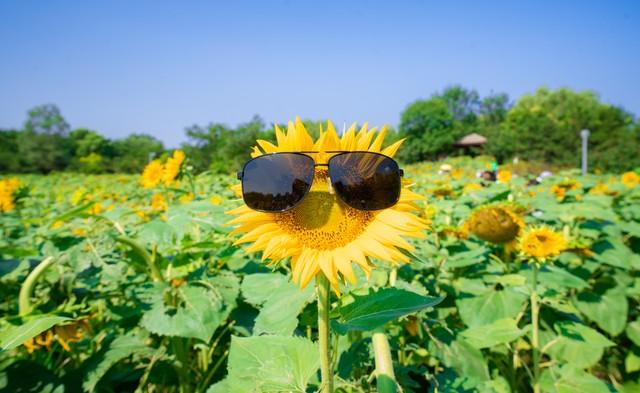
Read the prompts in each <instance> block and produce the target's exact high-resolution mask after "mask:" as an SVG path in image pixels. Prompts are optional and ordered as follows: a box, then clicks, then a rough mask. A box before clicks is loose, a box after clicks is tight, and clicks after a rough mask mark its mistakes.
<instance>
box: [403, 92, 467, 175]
mask: <svg viewBox="0 0 640 393" xmlns="http://www.w3.org/2000/svg"><path fill="white" fill-rule="evenodd" d="M449 108H450V106H449V103H448V102H447V101H446V100H445V99H443V98H441V97H432V98H430V99H427V100H417V101H415V102H413V103H412V104H410V105H409V106H408V107H407V109H405V110H404V112H403V113H402V115H401V118H400V135H399V136H400V137H403V138H407V142H406V143H405V146H404V147H403V148H402V149H401V150H400V151H399V156H398V158H400V159H401V160H403V161H405V162H416V161H423V160H428V159H436V158H438V157H439V156H440V155H442V154H446V153H449V152H451V151H452V148H453V144H454V142H455V141H456V139H457V138H458V137H459V132H457V131H456V130H455V129H454V117H453V114H452V113H451V111H450V109H449Z"/></svg>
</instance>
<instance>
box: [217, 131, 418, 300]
mask: <svg viewBox="0 0 640 393" xmlns="http://www.w3.org/2000/svg"><path fill="white" fill-rule="evenodd" d="M275 131H276V138H277V144H275V145H274V144H272V143H270V142H267V141H264V140H258V141H257V143H258V146H256V147H254V149H253V153H252V157H258V156H260V155H262V154H268V153H273V152H279V151H286V152H295V151H321V152H324V151H331V150H345V151H371V152H380V153H382V154H385V155H387V156H390V157H392V156H393V155H394V154H395V153H396V151H397V150H398V148H399V147H400V145H401V143H402V141H398V142H396V143H394V144H392V145H390V146H388V147H386V148H383V147H382V143H383V141H384V137H385V134H386V127H385V128H383V129H382V130H381V131H380V132H379V133H377V136H376V129H375V128H374V129H368V127H367V125H366V124H365V125H364V126H363V127H362V128H361V129H360V130H359V131H357V130H356V127H355V125H353V126H351V127H350V128H349V129H348V130H347V131H346V132H345V133H344V134H343V135H342V137H339V136H338V134H337V133H336V130H335V128H334V126H333V124H332V123H331V122H329V123H328V125H327V129H326V130H325V131H322V130H321V132H320V136H319V137H318V139H317V140H315V141H314V140H313V139H312V137H311V136H310V135H309V133H308V132H307V130H306V129H305V127H304V125H303V124H302V122H301V121H300V119H296V121H295V123H294V122H289V124H288V129H287V132H283V131H282V130H280V128H279V127H277V126H276V127H275ZM374 137H375V138H374ZM327 158H328V154H327V153H320V154H317V155H315V157H314V159H315V160H316V162H321V163H326V162H327ZM328 185H329V183H328V174H327V169H326V167H317V168H316V173H315V178H314V182H313V185H312V186H311V191H310V192H309V194H308V195H307V197H306V198H305V199H304V200H303V201H302V202H301V203H300V204H299V205H297V206H296V207H294V208H293V209H291V210H288V211H286V212H283V213H263V212H259V211H254V210H251V209H250V208H249V207H247V206H245V205H243V206H241V207H239V208H236V209H233V210H231V211H229V212H227V213H228V214H230V215H235V216H237V217H235V218H234V219H232V220H231V221H229V223H228V224H232V225H238V226H237V227H236V228H235V229H234V230H233V232H232V233H234V234H236V233H243V234H244V235H243V236H242V237H241V238H240V239H239V240H238V241H236V243H235V244H241V243H252V244H251V246H249V247H248V248H247V251H248V252H256V251H262V260H263V261H264V260H267V259H270V260H272V261H274V263H275V262H277V261H281V260H284V259H287V258H291V274H292V279H293V281H294V282H296V283H298V284H299V285H300V286H301V287H303V288H304V287H306V285H307V284H308V283H309V282H310V281H311V280H312V279H313V278H314V277H315V276H316V275H319V274H323V275H324V276H326V278H327V279H328V281H329V282H330V283H331V286H332V288H333V289H334V291H336V292H337V291H338V290H339V289H338V288H339V286H338V285H339V281H340V280H347V281H349V282H351V283H355V282H356V276H355V274H354V271H353V266H352V263H356V264H357V265H358V266H360V268H361V269H362V270H363V271H364V272H365V273H366V274H367V275H368V274H369V272H370V271H371V268H372V265H371V263H370V262H369V258H370V257H373V258H378V259H380V260H383V261H386V262H388V263H391V264H392V265H397V264H399V263H403V262H409V258H408V257H407V255H405V253H403V252H402V250H412V249H413V246H412V245H411V244H409V242H407V240H405V239H404V237H416V238H420V237H424V233H423V232H422V230H423V229H424V228H426V226H427V225H426V222H425V220H423V219H421V218H419V217H418V216H417V215H416V214H414V213H415V212H419V211H420V207H419V206H418V205H417V204H416V203H415V201H417V200H420V199H423V198H422V197H421V196H419V195H417V194H415V193H414V192H412V191H410V190H409V189H408V187H407V184H404V186H403V188H402V192H401V195H400V200H399V202H398V203H397V204H396V205H395V206H393V207H391V208H388V209H384V210H378V211H362V210H357V209H353V208H351V207H349V206H347V205H346V204H345V203H343V202H342V201H341V200H340V199H339V198H337V197H336V195H335V194H334V193H330V192H329V187H328Z"/></svg>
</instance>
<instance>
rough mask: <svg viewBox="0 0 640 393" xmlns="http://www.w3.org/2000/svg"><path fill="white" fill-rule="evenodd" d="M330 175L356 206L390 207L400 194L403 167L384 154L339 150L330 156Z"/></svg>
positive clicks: (347, 200) (363, 207)
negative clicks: (401, 168)
mask: <svg viewBox="0 0 640 393" xmlns="http://www.w3.org/2000/svg"><path fill="white" fill-rule="evenodd" d="M329 177H330V178H331V184H332V185H333V187H334V189H335V191H336V193H337V194H338V195H339V196H340V198H341V199H342V200H343V201H344V202H345V203H346V204H347V205H349V206H351V207H353V208H354V209H359V210H380V209H386V208H389V207H391V206H393V205H395V204H396V203H397V202H398V199H399V198H400V188H401V179H400V168H398V164H397V163H396V162H395V161H394V160H393V159H391V158H389V157H387V156H384V155H382V154H377V153H368V152H353V153H351V152H350V153H342V154H338V155H336V156H334V157H332V158H331V159H330V160H329Z"/></svg>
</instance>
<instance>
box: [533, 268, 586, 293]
mask: <svg viewBox="0 0 640 393" xmlns="http://www.w3.org/2000/svg"><path fill="white" fill-rule="evenodd" d="M538 280H539V281H540V284H542V285H544V286H546V287H549V288H554V289H558V290H563V289H565V288H575V289H584V288H586V287H587V286H588V285H589V284H587V282H586V281H584V280H583V279H581V278H580V277H578V276H574V275H573V274H571V273H569V272H568V271H566V270H564V269H563V268H561V267H558V266H553V265H549V266H545V268H544V270H542V271H541V272H540V273H539V274H538Z"/></svg>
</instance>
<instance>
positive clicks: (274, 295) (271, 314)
mask: <svg viewBox="0 0 640 393" xmlns="http://www.w3.org/2000/svg"><path fill="white" fill-rule="evenodd" d="M241 288H242V295H243V296H244V298H245V299H246V300H247V302H249V303H251V304H253V305H254V306H259V307H260V314H258V317H257V318H256V321H255V325H254V327H253V334H254V335H260V334H263V333H268V334H276V335H282V336H287V335H290V334H292V333H293V331H294V329H295V328H296V326H298V315H299V314H300V312H301V311H302V309H303V308H304V306H305V305H306V304H307V303H308V302H309V301H311V300H312V298H313V296H314V291H313V286H312V285H308V286H307V287H306V288H305V289H300V287H299V286H298V285H296V284H294V283H292V282H290V281H289V280H288V279H287V277H286V276H284V275H282V274H278V273H260V274H251V275H248V276H246V277H245V279H244V280H243V281H242V287H241Z"/></svg>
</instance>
